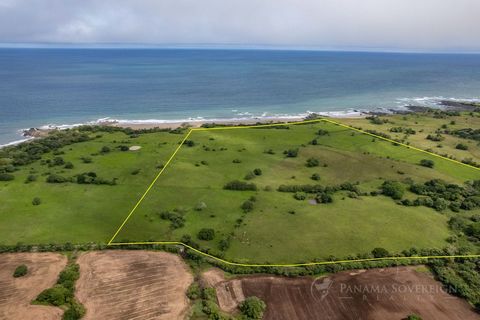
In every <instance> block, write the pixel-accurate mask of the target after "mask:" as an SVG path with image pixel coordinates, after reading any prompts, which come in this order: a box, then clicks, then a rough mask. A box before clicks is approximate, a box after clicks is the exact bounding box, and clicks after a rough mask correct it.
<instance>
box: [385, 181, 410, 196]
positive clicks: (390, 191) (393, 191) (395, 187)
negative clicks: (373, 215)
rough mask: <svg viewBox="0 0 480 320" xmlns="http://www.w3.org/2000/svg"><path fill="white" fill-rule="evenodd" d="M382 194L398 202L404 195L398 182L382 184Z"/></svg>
mask: <svg viewBox="0 0 480 320" xmlns="http://www.w3.org/2000/svg"><path fill="white" fill-rule="evenodd" d="M382 192H383V194H384V195H386V196H388V197H391V198H392V199H394V200H400V199H402V197H403V194H404V193H405V188H404V187H403V185H402V184H401V183H400V182H397V181H385V182H384V183H383V184H382Z"/></svg>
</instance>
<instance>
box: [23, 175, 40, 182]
mask: <svg viewBox="0 0 480 320" xmlns="http://www.w3.org/2000/svg"><path fill="white" fill-rule="evenodd" d="M34 181H37V176H36V175H33V174H29V175H28V176H27V179H25V183H30V182H34Z"/></svg>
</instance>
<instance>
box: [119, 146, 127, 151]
mask: <svg viewBox="0 0 480 320" xmlns="http://www.w3.org/2000/svg"><path fill="white" fill-rule="evenodd" d="M117 148H118V149H120V151H128V150H130V148H129V147H128V146H125V145H121V146H118V147H117Z"/></svg>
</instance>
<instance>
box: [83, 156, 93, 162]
mask: <svg viewBox="0 0 480 320" xmlns="http://www.w3.org/2000/svg"><path fill="white" fill-rule="evenodd" d="M81 159H82V161H83V163H92V158H90V157H82V158H81Z"/></svg>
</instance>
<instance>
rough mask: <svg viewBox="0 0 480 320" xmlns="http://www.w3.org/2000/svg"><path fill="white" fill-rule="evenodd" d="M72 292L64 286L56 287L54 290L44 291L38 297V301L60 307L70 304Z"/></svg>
mask: <svg viewBox="0 0 480 320" xmlns="http://www.w3.org/2000/svg"><path fill="white" fill-rule="evenodd" d="M69 298H70V292H69V290H68V289H67V288H65V287H63V286H62V285H59V284H57V285H55V286H54V287H53V288H48V289H45V290H43V291H42V292H41V293H40V294H39V295H38V297H37V301H38V302H41V303H44V304H50V305H54V306H56V307H59V306H61V305H64V304H66V303H67V302H68V299H69Z"/></svg>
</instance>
